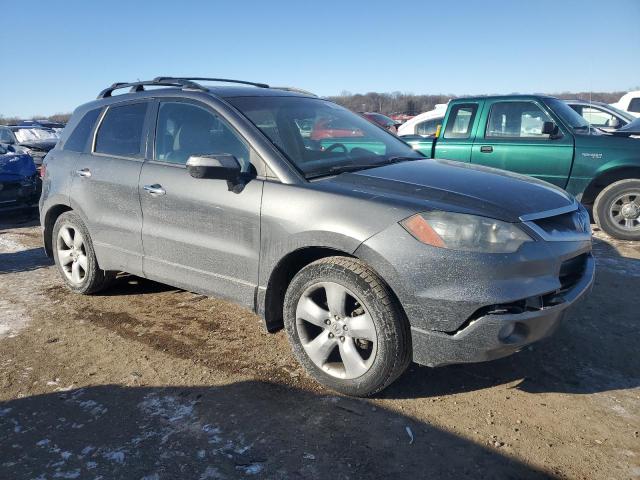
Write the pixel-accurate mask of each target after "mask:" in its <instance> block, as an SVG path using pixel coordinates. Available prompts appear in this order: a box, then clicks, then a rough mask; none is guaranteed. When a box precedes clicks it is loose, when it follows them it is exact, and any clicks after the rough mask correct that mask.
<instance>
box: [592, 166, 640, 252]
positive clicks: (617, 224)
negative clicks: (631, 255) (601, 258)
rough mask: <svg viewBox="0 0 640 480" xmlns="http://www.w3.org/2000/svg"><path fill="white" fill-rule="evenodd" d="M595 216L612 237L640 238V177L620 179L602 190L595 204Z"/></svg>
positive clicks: (599, 224) (600, 225) (623, 238)
mask: <svg viewBox="0 0 640 480" xmlns="http://www.w3.org/2000/svg"><path fill="white" fill-rule="evenodd" d="M593 216H594V218H595V221H596V223H597V224H598V226H599V227H600V228H601V229H602V230H604V231H605V232H606V233H607V234H608V235H610V236H611V237H613V238H617V239H620V240H640V179H636V178H630V179H626V180H620V181H618V182H615V183H612V184H611V185H609V186H608V187H606V188H605V189H604V190H602V192H600V194H599V195H598V197H597V198H596V201H595V203H594V204H593Z"/></svg>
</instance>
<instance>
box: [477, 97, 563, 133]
mask: <svg viewBox="0 0 640 480" xmlns="http://www.w3.org/2000/svg"><path fill="white" fill-rule="evenodd" d="M551 121H552V120H551V117H549V115H547V114H546V113H545V112H544V111H542V109H540V107H538V106H537V105H536V104H535V103H533V102H498V103H494V104H493V106H492V107H491V113H490V114H489V121H488V122H487V130H486V133H485V137H486V138H513V137H516V138H549V135H547V134H543V133H542V124H543V122H551Z"/></svg>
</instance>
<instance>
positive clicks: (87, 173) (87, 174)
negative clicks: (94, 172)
mask: <svg viewBox="0 0 640 480" xmlns="http://www.w3.org/2000/svg"><path fill="white" fill-rule="evenodd" d="M76 175H78V176H79V177H85V178H89V177H90V176H91V170H89V169H88V168H83V169H81V170H76Z"/></svg>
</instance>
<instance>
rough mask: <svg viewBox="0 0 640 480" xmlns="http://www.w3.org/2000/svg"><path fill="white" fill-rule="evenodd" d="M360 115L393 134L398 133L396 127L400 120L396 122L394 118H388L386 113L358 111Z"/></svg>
mask: <svg viewBox="0 0 640 480" xmlns="http://www.w3.org/2000/svg"><path fill="white" fill-rule="evenodd" d="M360 115H361V116H363V117H364V118H366V119H367V120H369V121H370V122H371V123H375V124H376V125H378V126H380V127H382V128H384V129H386V130H389V131H390V132H391V133H393V134H395V133H398V127H399V126H400V125H401V124H400V122H396V121H395V120H394V119H392V118H389V117H387V116H386V115H382V114H381V113H375V112H360Z"/></svg>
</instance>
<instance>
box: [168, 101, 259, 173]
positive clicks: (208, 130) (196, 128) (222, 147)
mask: <svg viewBox="0 0 640 480" xmlns="http://www.w3.org/2000/svg"><path fill="white" fill-rule="evenodd" d="M216 153H229V154H231V155H233V156H235V157H236V158H237V159H238V161H239V162H240V165H242V169H243V170H244V171H247V170H248V168H249V148H248V147H247V145H246V144H245V143H244V142H243V141H242V140H240V138H238V136H237V135H236V133H235V132H234V131H233V130H231V128H230V127H229V126H228V125H227V124H226V123H225V122H224V121H222V120H221V119H220V117H218V116H217V115H215V114H214V113H213V112H211V111H209V110H206V109H205V108H202V107H198V106H196V105H193V104H189V103H178V102H166V103H161V104H160V111H159V113H158V124H157V128H156V160H160V161H163V162H170V163H182V164H184V163H187V160H188V159H189V157H190V156H191V155H212V154H216Z"/></svg>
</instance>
